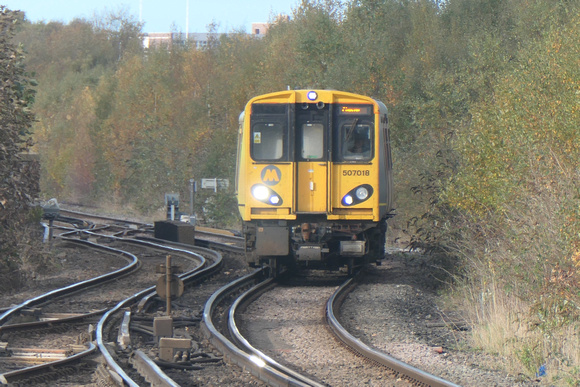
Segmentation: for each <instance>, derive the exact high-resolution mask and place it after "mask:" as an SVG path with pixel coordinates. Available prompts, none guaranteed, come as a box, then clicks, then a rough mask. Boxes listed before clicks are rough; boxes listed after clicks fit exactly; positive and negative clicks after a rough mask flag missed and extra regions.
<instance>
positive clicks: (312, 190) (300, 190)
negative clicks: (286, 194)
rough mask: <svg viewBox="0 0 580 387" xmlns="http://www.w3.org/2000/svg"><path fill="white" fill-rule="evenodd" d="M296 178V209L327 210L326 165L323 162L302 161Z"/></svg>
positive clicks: (303, 210)
mask: <svg viewBox="0 0 580 387" xmlns="http://www.w3.org/2000/svg"><path fill="white" fill-rule="evenodd" d="M297 164H298V176H297V179H296V184H297V189H296V191H297V193H296V202H297V203H296V211H297V212H324V213H326V212H327V206H326V204H327V195H328V186H327V173H328V172H327V171H328V169H327V165H326V163H325V162H307V161H302V162H299V163H297Z"/></svg>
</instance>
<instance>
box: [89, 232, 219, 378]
mask: <svg viewBox="0 0 580 387" xmlns="http://www.w3.org/2000/svg"><path fill="white" fill-rule="evenodd" d="M118 239H122V240H123V241H130V242H133V243H142V244H147V245H150V246H152V247H153V246H154V247H157V248H164V249H169V250H173V251H180V252H185V253H189V254H195V255H197V256H199V257H201V256H200V255H199V254H197V253H194V252H192V251H188V250H183V249H178V248H174V247H171V246H167V245H161V244H157V243H153V242H151V241H141V240H134V239H125V238H118ZM189 247H190V248H191V246H189ZM196 250H202V249H201V248H196ZM203 250H205V249H203ZM212 253H214V255H215V256H216V260H215V261H214V262H213V264H211V265H209V266H208V265H205V258H203V257H201V258H202V259H203V262H204V265H203V266H202V265H200V266H199V267H197V268H196V269H194V270H191V271H189V272H187V273H183V274H181V275H180V276H179V277H180V278H181V279H182V280H183V282H184V284H187V285H191V284H192V283H193V282H195V281H196V280H198V279H199V278H200V277H205V276H207V275H209V274H211V273H213V272H215V271H217V270H219V268H220V267H221V264H222V260H221V254H219V253H216V252H212ZM206 266H207V267H206ZM155 294H156V293H155V286H152V287H150V288H147V289H145V290H142V291H141V292H139V293H136V294H134V295H133V296H131V297H129V298H127V299H126V300H123V301H121V302H119V303H118V304H117V305H116V306H115V307H114V308H112V309H111V310H109V311H108V312H107V313H105V315H103V317H102V318H101V320H100V321H99V323H98V324H97V345H98V347H99V349H100V351H101V353H102V354H103V356H104V357H105V361H106V362H107V364H108V365H109V367H111V369H112V370H113V371H114V372H116V373H117V374H118V375H119V376H120V377H121V378H122V379H123V381H124V383H125V384H127V385H128V386H138V385H137V383H135V381H133V379H132V378H131V377H130V376H129V375H127V373H126V372H125V371H124V370H123V368H122V367H121V366H119V364H117V362H116V361H115V359H114V357H113V355H112V354H111V353H110V352H109V349H108V347H107V346H106V345H105V340H104V334H103V330H104V326H105V324H107V321H108V319H109V318H110V317H112V316H113V315H114V314H115V313H117V312H119V311H121V309H123V308H127V307H129V306H130V305H134V304H137V303H139V308H142V307H143V304H144V303H146V302H147V301H148V300H149V299H151V297H153V296H154V295H155ZM138 300H142V301H141V302H139V301H138ZM153 364H154V363H153V362H140V367H144V368H145V367H147V368H150V369H153V368H155V367H153ZM151 373H156V374H157V383H158V385H160V386H174V385H175V382H173V380H172V379H171V378H170V377H168V376H166V375H165V374H163V373H159V372H157V370H155V371H154V372H151Z"/></svg>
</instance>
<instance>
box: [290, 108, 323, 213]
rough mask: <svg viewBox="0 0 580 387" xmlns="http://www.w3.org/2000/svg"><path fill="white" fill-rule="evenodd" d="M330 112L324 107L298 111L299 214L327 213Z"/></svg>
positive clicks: (297, 188) (298, 109)
mask: <svg viewBox="0 0 580 387" xmlns="http://www.w3.org/2000/svg"><path fill="white" fill-rule="evenodd" d="M328 111H329V109H328V106H324V104H303V105H300V106H297V108H296V165H297V168H296V212H302V213H305V212H308V213H313V212H314V213H326V212H327V200H328V187H329V186H330V184H329V182H328V181H327V180H328V151H327V149H328V146H327V144H328V142H329V139H328V121H329V120H328Z"/></svg>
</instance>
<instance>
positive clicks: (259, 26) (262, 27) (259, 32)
mask: <svg viewBox="0 0 580 387" xmlns="http://www.w3.org/2000/svg"><path fill="white" fill-rule="evenodd" d="M269 26H270V24H268V23H252V35H256V36H260V37H262V36H264V35H266V33H267V32H268V27H269Z"/></svg>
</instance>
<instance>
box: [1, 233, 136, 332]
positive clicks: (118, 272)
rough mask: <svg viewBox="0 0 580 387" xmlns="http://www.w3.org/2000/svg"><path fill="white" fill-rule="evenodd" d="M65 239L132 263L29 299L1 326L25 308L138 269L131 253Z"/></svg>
mask: <svg viewBox="0 0 580 387" xmlns="http://www.w3.org/2000/svg"><path fill="white" fill-rule="evenodd" d="M63 239H65V240H67V241H69V242H74V243H80V244H85V245H88V246H90V247H92V248H95V249H101V250H105V251H107V252H112V253H114V254H118V255H121V256H123V257H124V258H126V259H128V260H130V263H129V265H127V266H125V267H123V268H121V269H118V270H115V271H113V272H110V273H107V274H103V275H101V276H98V277H94V278H91V279H88V280H86V281H82V282H78V283H75V284H73V285H69V286H65V287H63V288H60V289H55V290H53V291H50V292H48V293H45V294H42V295H40V296H38V297H35V298H31V299H29V300H27V301H25V302H23V303H21V304H19V305H16V306H15V307H13V308H11V309H9V310H7V311H6V312H4V313H3V314H2V315H0V324H4V323H6V321H7V320H8V318H9V317H10V316H11V315H13V314H15V313H17V312H19V311H20V310H22V309H24V308H29V307H32V306H35V305H39V304H42V303H45V302H47V301H50V300H52V299H55V298H58V297H61V296H64V295H67V294H70V293H73V292H76V291H78V290H81V289H86V288H88V287H91V286H94V285H97V284H100V283H103V282H106V281H110V280H112V279H115V278H118V277H121V276H124V275H126V274H128V273H130V272H131V271H133V270H135V269H137V268H138V265H139V259H138V258H137V257H136V256H134V255H133V254H130V253H127V252H124V251H120V250H116V249H113V248H111V247H108V246H102V245H98V244H96V243H92V242H89V241H83V240H78V239H72V238H63ZM2 328H3V327H2V326H0V333H1V332H2Z"/></svg>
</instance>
